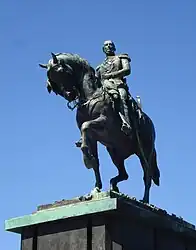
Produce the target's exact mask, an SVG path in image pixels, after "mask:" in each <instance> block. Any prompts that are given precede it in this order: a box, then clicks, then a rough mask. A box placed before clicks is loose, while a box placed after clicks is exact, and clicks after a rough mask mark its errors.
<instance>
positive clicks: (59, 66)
mask: <svg viewBox="0 0 196 250" xmlns="http://www.w3.org/2000/svg"><path fill="white" fill-rule="evenodd" d="M51 54H52V59H50V60H49V61H48V64H39V66H40V67H42V68H45V69H47V77H48V79H47V89H48V92H49V93H50V92H51V91H53V92H55V93H56V94H59V95H61V96H62V97H64V98H65V99H66V100H68V101H69V102H71V101H73V100H75V99H76V98H77V92H76V79H75V74H74V70H73V68H72V66H71V65H70V64H69V62H67V61H66V57H65V56H64V57H63V56H62V55H61V54H57V55H55V54H54V53H51Z"/></svg>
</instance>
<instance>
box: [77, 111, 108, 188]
mask: <svg viewBox="0 0 196 250" xmlns="http://www.w3.org/2000/svg"><path fill="white" fill-rule="evenodd" d="M105 123H106V117H105V116H102V115H101V116H99V117H98V118H97V119H94V120H91V121H87V122H84V123H83V124H82V126H81V136H82V144H81V150H82V153H83V160H84V164H85V166H86V167H87V168H88V169H90V168H93V170H94V173H95V179H96V182H95V189H97V190H98V191H99V190H101V189H102V182H101V176H100V171H99V159H98V152H97V140H96V139H95V135H96V129H101V128H103V127H104V125H105Z"/></svg>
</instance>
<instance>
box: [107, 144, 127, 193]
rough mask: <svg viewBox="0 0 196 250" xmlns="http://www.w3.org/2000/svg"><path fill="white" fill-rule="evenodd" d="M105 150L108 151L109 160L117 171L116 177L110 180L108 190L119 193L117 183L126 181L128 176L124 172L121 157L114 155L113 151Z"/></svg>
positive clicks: (110, 149)
mask: <svg viewBox="0 0 196 250" xmlns="http://www.w3.org/2000/svg"><path fill="white" fill-rule="evenodd" d="M107 150H108V152H109V154H110V156H111V159H112V161H113V163H114V165H115V166H116V167H117V169H118V175H117V176H115V177H113V178H112V179H111V180H110V190H111V191H115V192H118V193H119V188H118V186H117V185H118V183H119V182H121V181H124V180H127V179H128V177H129V176H128V174H127V172H126V169H125V165H124V159H122V157H120V156H119V155H118V154H117V153H116V150H115V149H112V148H107Z"/></svg>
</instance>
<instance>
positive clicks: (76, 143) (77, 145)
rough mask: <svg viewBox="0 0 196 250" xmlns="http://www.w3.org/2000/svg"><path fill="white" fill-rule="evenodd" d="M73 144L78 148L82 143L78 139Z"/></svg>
mask: <svg viewBox="0 0 196 250" xmlns="http://www.w3.org/2000/svg"><path fill="white" fill-rule="evenodd" d="M75 145H76V147H77V148H80V147H81V145H82V142H81V141H80V140H79V141H77V142H75Z"/></svg>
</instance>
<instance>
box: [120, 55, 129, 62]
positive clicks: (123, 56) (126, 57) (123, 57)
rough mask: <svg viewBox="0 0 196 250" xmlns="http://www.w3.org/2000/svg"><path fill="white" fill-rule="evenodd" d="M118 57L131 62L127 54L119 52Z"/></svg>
mask: <svg viewBox="0 0 196 250" xmlns="http://www.w3.org/2000/svg"><path fill="white" fill-rule="evenodd" d="M118 57H119V58H121V59H127V60H128V61H129V62H131V58H130V57H129V55H128V54H120V55H118Z"/></svg>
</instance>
